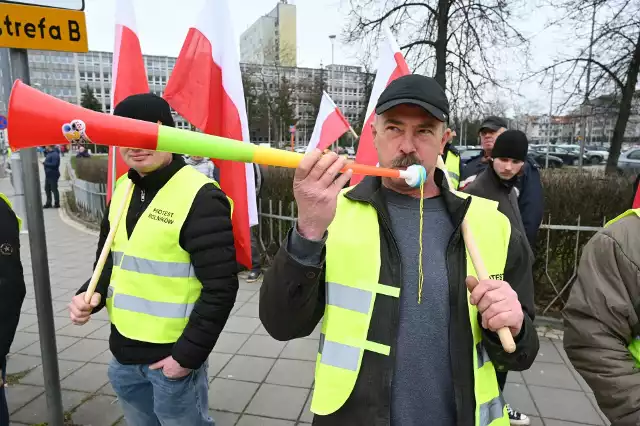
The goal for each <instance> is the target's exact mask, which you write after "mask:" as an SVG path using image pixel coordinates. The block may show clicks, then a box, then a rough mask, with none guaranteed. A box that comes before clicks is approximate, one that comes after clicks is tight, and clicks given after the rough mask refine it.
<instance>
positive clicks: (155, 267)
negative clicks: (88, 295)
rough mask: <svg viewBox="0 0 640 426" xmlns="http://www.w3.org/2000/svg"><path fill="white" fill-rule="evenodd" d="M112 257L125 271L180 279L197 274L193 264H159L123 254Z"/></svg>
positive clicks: (113, 254)
mask: <svg viewBox="0 0 640 426" xmlns="http://www.w3.org/2000/svg"><path fill="white" fill-rule="evenodd" d="M111 255H112V256H113V264H114V265H118V266H119V267H120V269H122V270H124V271H132V272H138V273H140V274H149V275H157V276H159V277H180V278H189V277H191V276H193V275H194V274H195V272H194V270H193V266H192V265H191V262H189V263H179V262H159V261H156V260H149V259H143V258H141V257H134V256H124V254H123V253H122V252H112V253H111Z"/></svg>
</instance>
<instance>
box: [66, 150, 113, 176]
mask: <svg viewBox="0 0 640 426" xmlns="http://www.w3.org/2000/svg"><path fill="white" fill-rule="evenodd" d="M108 159H109V157H108V155H100V154H97V155H92V156H91V157H86V158H85V157H83V158H78V157H71V167H73V170H74V171H75V172H76V177H77V178H78V179H82V180H86V181H87V182H92V183H107V171H108V170H109V161H108Z"/></svg>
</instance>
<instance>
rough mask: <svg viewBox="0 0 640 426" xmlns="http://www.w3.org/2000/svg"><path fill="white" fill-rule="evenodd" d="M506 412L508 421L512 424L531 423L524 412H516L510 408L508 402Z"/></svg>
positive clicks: (513, 425) (519, 425)
mask: <svg viewBox="0 0 640 426" xmlns="http://www.w3.org/2000/svg"><path fill="white" fill-rule="evenodd" d="M507 413H508V414H509V423H510V424H511V425H512V426H527V425H529V424H530V423H531V420H529V417H527V416H526V415H525V414H522V413H519V412H517V411H516V410H514V409H513V408H511V406H510V405H509V404H507Z"/></svg>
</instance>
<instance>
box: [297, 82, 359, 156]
mask: <svg viewBox="0 0 640 426" xmlns="http://www.w3.org/2000/svg"><path fill="white" fill-rule="evenodd" d="M349 127H350V125H349V122H348V121H347V119H346V118H345V117H344V115H342V113H341V112H340V109H339V108H338V107H337V106H336V104H335V103H334V102H333V100H332V99H331V97H330V96H329V94H328V93H327V92H322V100H321V101H320V108H319V109H318V118H316V124H315V126H314V128H313V133H312V134H311V139H309V145H307V152H311V151H313V150H314V149H316V148H318V149H319V150H321V151H324V150H325V149H326V148H328V147H329V146H330V145H331V144H332V143H334V142H335V141H337V140H338V138H340V136H342V135H344V134H345V133H346V132H347V131H348V130H349Z"/></svg>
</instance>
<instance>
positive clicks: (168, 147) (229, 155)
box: [156, 126, 256, 163]
mask: <svg viewBox="0 0 640 426" xmlns="http://www.w3.org/2000/svg"><path fill="white" fill-rule="evenodd" d="M255 149H256V146H255V145H254V144H252V143H246V142H240V141H237V140H234V139H228V138H222V137H220V136H213V135H207V134H205V133H199V132H191V131H189V130H182V129H176V128H174V127H169V126H158V146H157V148H156V151H164V152H173V153H175V154H186V155H197V156H200V157H209V158H215V159H218V160H231V161H241V162H243V163H252V162H253V156H254V153H255Z"/></svg>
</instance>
